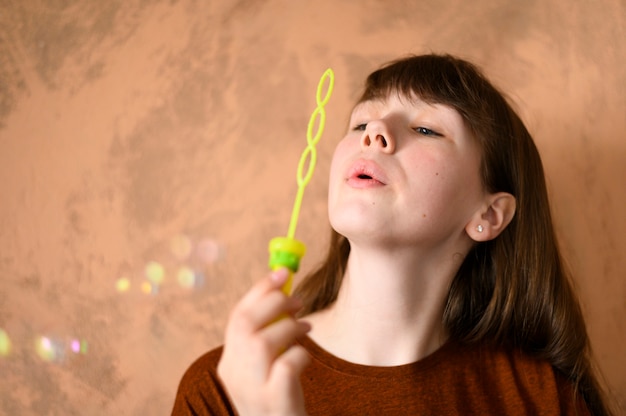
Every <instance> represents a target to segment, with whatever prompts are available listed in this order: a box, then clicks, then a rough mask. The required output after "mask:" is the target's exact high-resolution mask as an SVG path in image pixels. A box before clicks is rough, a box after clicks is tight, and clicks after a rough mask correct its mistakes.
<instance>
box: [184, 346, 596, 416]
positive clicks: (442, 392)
mask: <svg viewBox="0 0 626 416" xmlns="http://www.w3.org/2000/svg"><path fill="white" fill-rule="evenodd" d="M300 343H301V344H302V345H303V346H304V347H305V348H306V349H307V350H308V352H309V353H310V355H311V364H310V365H309V366H308V367H307V368H306V370H305V371H304V373H303V374H302V378H301V381H302V388H303V391H304V398H305V404H306V410H307V412H308V414H309V415H498V416H506V415H588V414H589V412H588V411H587V408H586V407H585V405H584V402H583V400H582V399H581V398H580V397H574V395H573V390H572V387H571V384H570V383H569V382H568V381H567V379H566V378H565V377H564V376H562V375H560V374H559V373H558V372H556V371H555V370H554V369H553V368H552V366H551V365H550V364H549V363H547V362H545V361H541V360H537V359H535V358H532V357H530V356H528V355H526V354H524V353H522V352H519V351H508V350H505V349H499V348H493V347H489V346H485V345H481V346H466V345H459V344H457V343H454V342H448V343H447V344H445V345H444V346H443V347H441V348H440V349H439V350H437V351H436V352H434V353H433V354H431V355H430V356H428V357H426V358H424V359H422V360H420V361H418V362H415V363H412V364H407V365H401V366H395V367H370V366H364V365H358V364H352V363H349V362H347V361H344V360H341V359H339V358H337V357H335V356H333V355H331V354H330V353H328V352H327V351H325V350H323V349H322V348H321V347H320V346H319V345H317V344H316V343H314V342H313V341H312V340H311V339H310V338H305V339H303V340H301V341H300ZM221 352H222V349H221V348H217V349H215V350H213V351H210V352H208V353H206V354H205V355H203V356H202V357H200V358H199V359H198V360H196V361H195V362H194V363H193V364H192V365H191V367H190V368H189V369H188V370H187V372H186V373H185V375H184V376H183V378H182V380H181V382H180V386H179V388H178V393H177V395H176V401H175V403H174V409H173V411H172V415H176V416H179V415H220V416H221V415H234V414H236V413H235V411H234V407H233V406H232V405H231V404H230V403H229V401H228V398H227V394H226V393H225V390H224V388H223V387H222V385H221V384H220V381H219V379H218V376H217V373H216V367H217V363H218V361H219V359H220V356H221Z"/></svg>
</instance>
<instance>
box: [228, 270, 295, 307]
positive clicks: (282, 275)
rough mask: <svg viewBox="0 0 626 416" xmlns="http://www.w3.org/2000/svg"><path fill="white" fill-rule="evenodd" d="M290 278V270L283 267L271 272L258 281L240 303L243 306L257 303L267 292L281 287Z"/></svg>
mask: <svg viewBox="0 0 626 416" xmlns="http://www.w3.org/2000/svg"><path fill="white" fill-rule="evenodd" d="M288 278H289V271H288V270H287V269H284V268H281V269H278V270H275V271H272V272H271V273H269V274H268V275H267V276H265V278H263V279H261V280H260V281H259V282H257V283H256V284H255V285H254V286H252V288H250V290H249V291H248V292H247V293H246V294H245V295H244V296H243V297H242V298H241V300H240V301H239V305H240V306H241V307H242V308H244V309H245V308H248V307H252V306H254V305H256V303H257V302H258V300H259V299H260V298H262V297H263V296H265V295H266V294H267V293H269V292H271V291H273V290H276V289H280V288H281V287H282V286H283V285H284V284H285V282H286V281H287V279H288Z"/></svg>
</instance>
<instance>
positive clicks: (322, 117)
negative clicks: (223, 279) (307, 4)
mask: <svg viewBox="0 0 626 416" xmlns="http://www.w3.org/2000/svg"><path fill="white" fill-rule="evenodd" d="M327 80H328V88H327V89H326V95H325V96H324V98H322V90H323V88H324V85H325V84H326V81H327ZM334 84H335V74H334V73H333V70H332V69H330V68H328V69H327V70H326V72H324V74H323V75H322V77H321V78H320V81H319V83H318V84H317V94H316V96H315V98H316V101H317V107H316V108H315V110H313V113H312V114H311V118H310V119H309V125H308V127H307V131H306V140H307V147H306V149H304V151H303V152H302V156H301V157H300V162H299V163H298V171H297V175H296V179H297V183H298V193H297V194H296V199H295V201H294V204H293V210H292V211H291V221H290V222H289V230H288V231H287V236H286V237H275V238H273V239H272V240H271V241H270V244H269V252H270V258H269V266H270V268H271V269H272V270H276V269H279V268H281V267H285V268H287V269H288V270H289V271H290V273H289V279H288V280H287V282H286V283H285V285H284V286H283V292H285V293H286V294H290V293H291V287H292V284H293V274H294V273H295V272H297V271H298V268H299V267H300V259H301V258H302V256H304V253H305V252H306V246H305V245H304V243H302V242H301V241H298V240H296V239H295V238H294V236H295V234H296V226H297V224H298V216H299V215H300V207H301V205H302V197H303V195H304V188H306V186H307V185H308V183H309V182H310V181H311V177H312V176H313V171H314V170H315V163H316V162H317V150H316V148H315V146H316V145H317V143H318V142H319V141H320V138H321V137H322V132H323V131H324V125H325V123H326V111H325V110H324V106H325V105H326V104H327V103H328V100H330V95H331V93H332V92H333V86H334ZM316 120H318V122H317V131H316V132H315V134H313V127H314V126H315V121H316ZM307 159H308V161H309V164H308V168H307V171H306V173H305V174H304V176H303V172H304V165H305V162H306V161H307Z"/></svg>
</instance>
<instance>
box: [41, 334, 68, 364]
mask: <svg viewBox="0 0 626 416" xmlns="http://www.w3.org/2000/svg"><path fill="white" fill-rule="evenodd" d="M35 352H36V353H37V355H38V356H39V358H41V359H42V360H44V361H49V362H50V361H59V360H61V359H62V358H63V355H64V351H63V345H62V344H61V343H59V342H58V341H55V340H53V339H52V338H49V337H46V336H41V337H37V338H36V339H35Z"/></svg>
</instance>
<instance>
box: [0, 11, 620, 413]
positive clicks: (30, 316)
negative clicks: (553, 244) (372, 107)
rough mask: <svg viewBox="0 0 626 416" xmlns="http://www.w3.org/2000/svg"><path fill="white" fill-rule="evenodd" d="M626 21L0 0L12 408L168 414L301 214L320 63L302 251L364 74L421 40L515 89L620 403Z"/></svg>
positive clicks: (0, 314) (615, 16) (1, 315)
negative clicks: (269, 247)
mask: <svg viewBox="0 0 626 416" xmlns="http://www.w3.org/2000/svg"><path fill="white" fill-rule="evenodd" d="M625 24H626V3H624V1H622V0H601V1H594V2H590V1H547V2H546V1H526V2H518V1H505V0H502V1H496V0H481V1H464V0H447V1H437V2H435V1H415V2H408V1H400V0H394V1H381V0H376V1H375V0H363V1H359V2H348V1H345V2H340V1H331V0H324V1H304V0H267V1H260V0H259V1H249V0H248V1H246V0H241V1H233V0H230V1H210V2H209V1H206V2H202V1H192V0H180V1H161V0H141V1H140V0H132V1H121V0H110V1H95V0H91V1H87V0H84V1H81V0H64V1H62V0H55V1H49V0H0V189H1V195H2V197H1V198H2V199H1V204H0V352H1V354H0V386H1V387H0V413H1V414H7V415H17V414H20V415H22V414H37V415H48V414H50V415H79V414H80V415H101V414H102V415H104V414H116V415H137V414H144V415H147V414H155V415H156V414H167V413H168V412H169V410H170V408H171V404H172V401H173V398H174V394H175V390H176V386H177V383H178V381H179V379H180V377H181V375H182V373H183V371H184V370H185V369H186V367H187V366H188V365H189V364H190V362H191V361H192V360H193V359H194V358H195V357H197V356H198V355H200V354H201V353H202V352H204V351H205V350H207V349H209V348H211V347H214V346H216V345H217V344H219V343H220V342H221V337H222V335H221V334H222V331H223V328H224V324H225V320H226V316H227V313H228V310H229V309H230V307H231V306H232V305H233V303H234V302H235V300H236V299H237V298H238V297H239V296H240V295H241V294H242V293H243V292H244V291H245V290H246V288H247V287H248V286H249V285H250V284H251V283H252V282H253V281H255V280H256V279H258V278H259V277H260V276H261V275H262V274H263V273H265V270H266V266H265V263H266V259H267V255H266V244H267V241H268V240H269V239H270V238H271V237H274V236H276V235H282V234H284V233H285V232H286V228H287V225H288V220H289V214H290V211H291V205H292V201H293V197H294V195H295V189H296V185H295V169H296V165H297V161H298V159H299V157H300V153H301V151H302V150H303V148H304V146H305V135H304V133H305V130H306V124H307V122H308V119H309V115H310V113H311V111H312V110H313V109H314V107H315V102H314V95H315V88H316V85H317V81H318V79H319V76H320V75H321V74H322V72H323V71H324V70H325V69H326V68H327V67H332V68H333V69H334V70H335V72H336V87H335V93H334V95H333V98H332V99H331V102H330V104H329V105H328V107H327V111H328V121H327V129H326V134H325V135H324V137H323V139H322V142H321V143H320V145H319V149H318V151H319V162H318V170H317V172H316V175H315V177H314V179H313V183H312V184H311V185H310V187H309V188H308V189H307V193H306V195H305V200H304V205H303V212H302V215H301V220H300V225H299V228H298V237H299V238H300V239H302V240H304V241H305V242H307V244H308V246H309V248H310V253H309V254H308V255H307V256H306V257H305V261H304V265H303V267H304V268H309V267H311V265H312V264H314V263H315V262H316V261H318V260H319V258H320V253H321V252H322V249H323V246H324V244H325V242H326V238H327V229H328V226H327V219H326V211H325V198H326V183H325V182H326V176H327V172H328V166H329V161H330V157H331V154H332V150H333V147H334V144H335V143H336V142H337V140H338V139H339V138H340V137H341V135H342V133H343V130H344V127H345V122H346V120H347V116H348V113H349V110H350V105H351V103H352V101H353V100H354V99H355V96H356V94H357V92H358V89H359V87H360V83H361V81H362V79H363V77H364V76H365V75H366V74H367V73H369V72H370V71H371V70H372V69H374V68H375V67H377V66H378V65H379V64H381V63H382V62H384V61H387V60H389V59H391V58H394V57H397V56H399V55H405V54H407V53H420V52H426V51H436V52H451V53H455V54H459V55H461V56H463V57H466V58H469V59H471V60H473V61H475V62H476V63H478V64H479V65H480V66H482V67H483V68H484V69H485V70H486V72H487V73H488V74H489V76H490V77H491V78H492V79H493V80H494V81H495V82H496V83H497V84H498V85H500V86H501V87H502V88H503V89H504V90H506V91H508V92H509V93H510V96H511V97H512V99H513V100H514V101H515V102H516V103H517V104H518V107H519V108H520V111H521V114H522V115H523V117H524V119H525V120H526V121H527V124H528V126H529V128H530V130H531V131H532V133H533V134H534V136H535V138H536V141H537V143H538V146H539V148H540V151H541V153H542V155H543V158H544V164H545V166H546V172H547V175H548V181H549V187H550V192H551V196H552V198H553V203H554V207H553V208H554V213H555V217H556V223H557V226H558V232H559V236H560V237H561V239H562V241H563V246H564V249H565V255H566V257H567V260H568V262H569V264H570V265H571V266H572V268H573V270H574V271H575V273H576V283H577V286H578V288H579V290H580V296H581V299H582V302H583V306H584V310H585V314H586V316H587V319H588V322H589V330H590V333H591V337H592V340H593V346H594V349H595V352H596V354H597V358H598V361H599V364H600V366H601V368H602V369H603V371H604V373H605V376H606V379H607V381H608V383H609V385H610V386H611V388H612V390H613V392H614V394H615V396H616V397H617V398H618V399H620V400H621V403H622V406H624V400H625V399H626V354H624V345H626V324H625V323H624V322H625V319H624V318H625V315H626V301H625V299H626V279H624V270H626V256H624V252H626V239H625V237H624V236H625V235H626V223H625V215H624V206H626V189H625V187H624V179H625V178H626V141H625V140H624V132H625V131H626V117H625V114H626V91H625V88H624V86H625V85H626V69H625V68H626V56H625V54H624V39H626V28H625ZM622 408H623V409H626V408H624V407H622Z"/></svg>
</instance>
